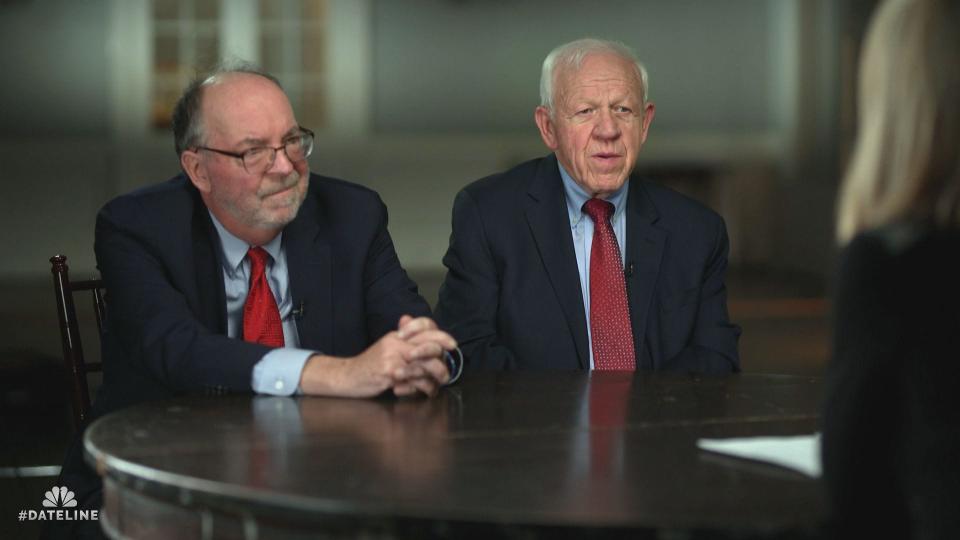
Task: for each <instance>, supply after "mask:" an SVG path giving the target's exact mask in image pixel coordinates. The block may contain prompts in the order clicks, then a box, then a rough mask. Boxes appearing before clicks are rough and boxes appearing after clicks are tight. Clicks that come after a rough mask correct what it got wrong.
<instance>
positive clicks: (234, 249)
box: [207, 210, 283, 276]
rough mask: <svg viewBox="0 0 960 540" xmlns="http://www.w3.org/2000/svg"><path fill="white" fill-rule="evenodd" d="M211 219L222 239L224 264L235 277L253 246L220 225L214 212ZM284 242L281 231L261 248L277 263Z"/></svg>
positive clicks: (221, 247)
mask: <svg viewBox="0 0 960 540" xmlns="http://www.w3.org/2000/svg"><path fill="white" fill-rule="evenodd" d="M207 212H209V213H210V219H212V220H213V226H214V227H216V229H217V236H219V237H220V250H221V251H220V254H221V255H222V256H223V264H224V266H225V267H226V270H227V272H229V273H230V275H231V276H233V275H235V274H236V273H237V272H239V270H240V265H241V264H243V259H244V257H246V256H247V250H249V249H250V248H251V247H252V246H250V244H248V243H246V242H244V241H243V240H241V239H239V238H237V237H236V236H234V235H233V234H232V233H231V232H230V231H228V230H227V228H226V227H224V226H223V224H222V223H220V220H218V219H217V217H216V216H214V215H213V212H210V211H209V210H207ZM282 240H283V231H282V230H281V231H280V234H278V235H277V236H276V237H275V238H274V239H273V240H271V241H269V242H267V243H266V244H264V245H262V246H260V247H262V248H263V249H264V250H266V252H267V253H269V254H270V256H271V257H273V260H274V261H276V260H277V259H278V258H279V257H280V245H281V243H282Z"/></svg>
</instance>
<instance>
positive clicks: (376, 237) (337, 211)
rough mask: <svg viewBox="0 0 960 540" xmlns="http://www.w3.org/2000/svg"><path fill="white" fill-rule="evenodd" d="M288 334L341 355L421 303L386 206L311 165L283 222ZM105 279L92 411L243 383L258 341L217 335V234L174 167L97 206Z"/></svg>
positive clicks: (221, 317) (258, 353)
mask: <svg viewBox="0 0 960 540" xmlns="http://www.w3.org/2000/svg"><path fill="white" fill-rule="evenodd" d="M283 243H284V246H285V249H286V252H287V261H288V267H289V273H290V274H289V275H290V288H291V293H292V295H293V304H294V306H302V308H303V310H302V311H303V313H302V316H300V317H298V318H297V321H296V323H297V330H298V331H299V336H300V346H301V347H302V348H305V349H313V350H317V351H320V352H323V353H325V354H331V355H337V356H347V355H355V354H357V353H360V352H361V351H363V350H364V349H365V348H366V347H367V346H369V345H370V344H371V343H372V342H374V341H375V340H377V339H379V338H380V337H381V336H383V335H384V334H386V333H387V332H389V331H391V330H393V329H395V328H396V327H397V322H398V321H399V319H400V316H401V315H402V314H405V313H408V314H412V315H414V316H419V315H428V314H429V313H430V309H429V306H428V305H427V303H426V302H425V301H424V300H423V298H422V297H420V295H419V294H418V293H417V287H416V285H415V284H414V283H413V282H412V281H411V280H410V279H409V278H408V277H407V274H406V272H405V271H404V270H403V268H402V267H401V266H400V262H399V260H398V258H397V254H396V252H395V251H394V247H393V241H392V240H391V238H390V235H389V233H388V232H387V210H386V207H385V206H384V204H383V202H382V201H381V200H380V198H379V196H377V194H376V193H375V192H373V191H371V190H369V189H367V188H364V187H361V186H358V185H355V184H351V183H348V182H343V181H340V180H335V179H331V178H324V177H321V176H317V175H311V178H310V186H309V189H308V192H307V196H306V200H305V201H304V203H303V206H302V207H301V208H300V211H299V213H298V214H297V217H296V218H295V219H294V220H293V221H292V222H291V223H290V224H288V225H287V226H286V227H285V228H284V230H283ZM95 249H96V255H97V265H98V266H99V268H100V272H101V274H102V276H103V280H104V283H105V286H106V290H107V295H108V296H107V305H108V317H107V320H108V325H107V332H106V335H105V336H104V340H103V342H104V383H103V387H102V388H101V392H100V395H99V397H98V400H97V402H98V403H97V407H95V409H97V411H96V412H103V411H106V410H112V409H115V408H118V407H121V406H125V405H127V404H130V403H132V402H135V401H142V400H144V399H149V398H161V397H166V396H170V395H174V394H178V393H183V392H190V391H198V390H200V391H202V390H211V389H212V390H217V391H219V390H239V391H251V386H250V377H251V373H252V369H253V366H254V364H256V363H257V362H258V361H259V360H260V359H261V358H262V357H263V355H264V354H265V353H266V352H267V351H268V350H269V349H268V348H267V347H265V346H261V345H256V344H251V343H247V342H244V341H242V340H239V339H231V338H228V337H227V336H226V332H227V323H226V320H227V319H226V300H225V293H224V284H223V270H222V267H221V265H220V262H219V258H218V253H219V249H220V248H219V239H218V237H217V233H216V230H215V229H214V226H213V222H212V221H211V219H210V215H209V212H208V210H207V208H206V206H204V204H203V201H202V200H201V199H200V194H199V192H198V191H197V190H196V189H195V188H194V187H193V185H192V184H191V183H190V181H189V179H187V178H186V177H185V176H184V175H180V176H177V177H176V178H173V179H172V180H170V181H168V182H165V183H163V184H159V185H156V186H151V187H148V188H145V189H142V190H139V191H136V192H133V193H131V194H128V195H124V196H121V197H119V198H117V199H115V200H113V201H111V202H110V203H108V204H107V205H106V206H105V207H104V208H103V209H102V210H101V212H100V214H99V216H98V217H97V228H96V245H95Z"/></svg>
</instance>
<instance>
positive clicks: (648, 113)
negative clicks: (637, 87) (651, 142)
mask: <svg viewBox="0 0 960 540" xmlns="http://www.w3.org/2000/svg"><path fill="white" fill-rule="evenodd" d="M655 112H656V108H655V107H654V106H653V102H651V101H648V102H647V104H646V105H644V106H643V128H642V130H641V131H640V144H643V143H645V142H646V141H647V132H648V131H650V124H652V123H653V115H654V113H655Z"/></svg>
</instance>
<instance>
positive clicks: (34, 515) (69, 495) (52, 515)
mask: <svg viewBox="0 0 960 540" xmlns="http://www.w3.org/2000/svg"><path fill="white" fill-rule="evenodd" d="M42 504H43V508H44V509H43V510H30V509H23V510H20V512H19V513H18V514H17V518H18V519H19V520H20V521H81V520H99V519H100V509H99V508H96V509H92V510H81V509H79V508H77V506H79V503H78V502H77V496H76V494H75V493H74V492H72V491H70V489H69V488H67V486H53V487H52V488H50V491H47V492H46V493H44V494H43V503H42Z"/></svg>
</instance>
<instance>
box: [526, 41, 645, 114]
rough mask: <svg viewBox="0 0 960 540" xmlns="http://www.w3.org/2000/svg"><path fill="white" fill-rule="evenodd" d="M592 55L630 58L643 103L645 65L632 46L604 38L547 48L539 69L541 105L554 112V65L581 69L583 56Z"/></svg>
mask: <svg viewBox="0 0 960 540" xmlns="http://www.w3.org/2000/svg"><path fill="white" fill-rule="evenodd" d="M591 54H613V55H616V56H619V57H620V58H623V59H624V60H627V61H629V62H630V63H631V64H633V66H634V67H635V68H636V71H637V73H636V75H637V80H638V81H640V100H641V103H643V104H646V102H647V97H648V90H649V83H648V82H647V68H645V67H644V66H643V63H642V62H640V59H639V58H637V55H636V53H634V52H633V49H631V48H630V47H627V46H626V45H624V44H623V43H620V42H619V41H609V40H605V39H594V38H584V39H578V40H576V41H571V42H569V43H564V44H563V45H560V46H559V47H557V48H555V49H553V50H552V51H550V54H548V55H547V57H546V58H545V59H544V60H543V68H542V69H541V70H540V105H541V106H543V107H545V108H547V109H548V110H550V111H551V114H552V111H553V97H554V96H553V91H554V88H553V87H554V83H555V82H556V80H557V68H558V67H561V68H573V69H574V70H578V69H580V66H581V65H582V64H583V59H584V58H586V57H587V56H589V55H591Z"/></svg>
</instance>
